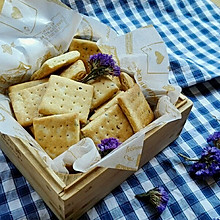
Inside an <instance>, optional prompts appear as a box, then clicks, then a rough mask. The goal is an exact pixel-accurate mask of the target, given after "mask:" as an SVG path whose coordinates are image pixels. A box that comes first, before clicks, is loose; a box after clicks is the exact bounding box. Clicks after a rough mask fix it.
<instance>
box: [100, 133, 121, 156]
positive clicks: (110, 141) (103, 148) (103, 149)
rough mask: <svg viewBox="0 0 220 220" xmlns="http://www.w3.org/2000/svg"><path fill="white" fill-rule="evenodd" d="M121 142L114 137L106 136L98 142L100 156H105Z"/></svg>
mask: <svg viewBox="0 0 220 220" xmlns="http://www.w3.org/2000/svg"><path fill="white" fill-rule="evenodd" d="M120 144H121V143H120V142H119V141H118V139H116V138H113V137H111V138H106V139H103V140H101V144H98V148H99V152H100V155H101V157H104V156H106V155H107V154H108V153H110V152H111V151H112V150H114V149H115V148H117V147H118V146H119V145H120Z"/></svg>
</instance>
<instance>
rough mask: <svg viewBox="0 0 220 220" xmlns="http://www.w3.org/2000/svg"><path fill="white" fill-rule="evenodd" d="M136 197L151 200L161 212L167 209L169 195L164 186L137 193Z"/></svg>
mask: <svg viewBox="0 0 220 220" xmlns="http://www.w3.org/2000/svg"><path fill="white" fill-rule="evenodd" d="M135 197H136V198H137V199H140V200H143V201H145V202H150V203H151V204H152V205H153V206H154V207H155V208H156V209H157V211H158V213H159V214H161V213H162V212H163V211H164V210H165V208H166V206H167V203H168V201H169V196H168V194H167V192H166V191H165V189H164V188H163V187H162V186H159V187H155V188H153V189H151V190H149V191H148V192H147V193H141V194H137V195H135Z"/></svg>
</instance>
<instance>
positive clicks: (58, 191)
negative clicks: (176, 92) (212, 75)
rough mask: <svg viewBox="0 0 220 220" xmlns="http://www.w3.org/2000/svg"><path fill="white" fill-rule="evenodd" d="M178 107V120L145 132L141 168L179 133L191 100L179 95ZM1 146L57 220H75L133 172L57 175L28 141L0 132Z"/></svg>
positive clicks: (95, 171)
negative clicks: (179, 116) (180, 115)
mask: <svg viewBox="0 0 220 220" xmlns="http://www.w3.org/2000/svg"><path fill="white" fill-rule="evenodd" d="M177 107H178V109H179V110H180V112H181V114H182V118H181V119H180V120H177V121H173V122H170V123H167V124H165V125H163V126H160V127H158V128H155V129H154V130H152V131H150V132H149V133H147V134H146V137H145V141H144V147H143V153H142V157H141V161H140V167H141V166H143V165H144V164H145V163H146V162H148V161H149V160H150V159H151V158H153V157H154V156H155V155H156V154H158V153H159V152H160V151H161V150H162V149H164V148H165V147H166V146H167V145H169V144H170V143H171V142H172V141H174V140H175V139H176V138H177V137H178V135H179V134H180V132H181V130H182V128H183V126H184V124H185V122H186V119H187V117H188V115H189V113H190V110H191V108H192V102H191V101H190V100H189V99H188V98H186V97H185V96H183V95H181V96H180V98H179V101H178V103H177ZM0 147H1V149H2V150H3V152H4V153H5V154H6V155H7V157H8V158H9V159H10V160H11V162H12V163H13V164H14V165H15V166H16V167H17V168H18V170H19V171H20V172H21V173H22V174H23V176H24V177H25V178H26V179H27V180H28V181H29V183H30V184H31V185H32V187H33V188H34V189H35V190H36V191H37V193H38V194H39V195H40V196H41V197H42V199H43V200H44V201H45V203H46V204H47V205H48V206H49V207H50V209H51V210H52V211H53V212H54V214H55V215H56V216H57V217H58V218H59V219H77V218H78V217H80V216H81V215H82V214H83V213H85V212H86V211H87V210H89V209H90V208H91V207H93V206H94V205H95V204H96V203H97V202H98V201H99V200H100V199H102V198H103V197H105V196H106V195H107V194H108V193H110V192H111V191H112V190H113V189H114V188H115V187H117V186H118V185H120V184H121V183H122V182H123V181H125V180H126V179H127V178H128V177H129V176H130V175H132V174H133V173H134V171H125V170H117V169H109V168H100V167H99V168H94V169H92V170H91V171H89V172H87V173H85V174H79V175H64V174H63V175H62V174H56V173H55V172H54V171H52V170H51V169H49V168H48V167H46V166H45V164H44V163H43V162H42V161H41V159H39V157H38V156H37V153H36V151H35V150H34V149H33V148H31V147H30V145H29V143H25V142H23V141H21V140H18V139H16V138H12V137H9V136H6V135H3V134H0ZM103 186H104V187H103Z"/></svg>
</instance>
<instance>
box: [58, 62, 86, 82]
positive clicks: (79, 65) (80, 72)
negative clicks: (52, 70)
mask: <svg viewBox="0 0 220 220" xmlns="http://www.w3.org/2000/svg"><path fill="white" fill-rule="evenodd" d="M85 75H86V68H85V65H84V63H83V61H82V60H77V61H76V62H75V63H73V64H72V65H70V66H69V67H68V68H66V69H65V70H63V71H62V73H61V74H60V76H63V77H67V78H69V79H73V80H76V81H78V80H80V79H83V78H84V77H85Z"/></svg>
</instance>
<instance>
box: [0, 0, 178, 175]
mask: <svg viewBox="0 0 220 220" xmlns="http://www.w3.org/2000/svg"><path fill="white" fill-rule="evenodd" d="M15 2H16V3H15ZM26 7H29V8H32V9H35V12H36V11H37V16H35V17H34V19H35V25H33V24H32V23H31V22H33V15H34V14H33V10H27V9H26ZM44 7H50V10H49V11H47V10H45V8H44ZM16 8H17V9H16ZM19 12H20V13H19ZM24 12H25V13H24ZM16 13H18V14H17V15H16ZM12 14H13V16H14V17H15V18H13V16H12ZM21 14H22V16H21ZM16 16H17V17H16ZM13 19H14V20H13ZM29 20H30V22H29ZM9 22H10V23H9ZM24 24H28V27H29V26H30V27H29V29H26V28H25V27H24V26H22V25H24ZM31 25H32V26H31ZM31 27H32V29H31ZM54 27H56V28H57V29H56V30H57V32H54V31H52V30H53V28H54ZM2 28H3V29H2ZM22 28H23V29H24V30H25V31H24V30H23V29H22ZM18 29H19V30H18ZM21 29H22V30H23V31H21ZM30 29H31V31H30ZM28 30H29V31H28ZM47 30H50V31H47ZM0 32H1V33H7V37H6V35H1V37H0V46H1V48H2V50H1V51H0V62H2V63H3V64H2V67H1V69H0V77H1V78H0V79H1V80H0V88H1V90H2V91H4V90H5V88H7V87H8V86H9V85H11V84H14V83H19V82H21V81H26V80H27V79H28V78H29V77H30V75H31V74H32V73H33V72H34V71H35V70H36V69H37V68H39V66H40V65H41V64H42V63H43V61H45V60H46V59H48V58H49V57H53V56H56V55H58V54H61V53H63V52H65V51H66V50H67V49H68V47H69V45H70V42H71V39H72V37H73V36H74V35H75V36H77V37H83V38H86V39H90V40H97V41H98V42H97V45H98V46H99V48H100V50H101V51H102V52H103V53H108V54H111V55H113V58H114V59H115V60H116V61H117V63H118V65H120V67H121V69H122V70H123V71H125V72H127V73H129V74H130V75H133V76H134V78H135V80H136V82H137V83H138V84H139V85H140V87H141V89H142V91H143V93H144V95H145V97H146V98H147V100H148V101H149V102H150V103H151V104H153V105H156V104H157V107H156V112H155V115H156V116H157V117H158V118H157V119H156V120H154V121H153V122H152V123H151V124H149V125H148V126H146V127H145V128H144V129H142V130H141V131H139V132H137V133H136V134H134V135H133V136H132V137H130V138H129V139H128V140H126V141H125V142H123V143H122V144H121V145H120V146H119V147H118V148H117V149H115V150H114V151H112V152H111V153H110V154H108V155H107V156H105V157H104V158H103V159H101V157H100V155H99V153H98V151H97V148H96V146H95V145H94V143H93V141H92V140H91V139H90V138H85V139H82V140H81V141H80V142H78V143H77V144H75V145H73V146H71V147H70V148H69V149H68V150H67V151H66V152H64V153H62V154H61V155H59V156H58V157H57V158H55V159H54V160H52V159H51V158H50V157H49V156H48V155H47V154H46V153H45V151H44V150H42V148H41V147H40V146H39V144H38V143H37V142H36V141H35V140H34V139H33V138H32V136H31V135H29V133H28V132H27V131H26V130H25V129H24V128H23V127H22V126H21V125H20V124H18V123H17V121H16V120H15V119H14V118H13V117H12V116H11V110H10V107H9V103H8V98H7V97H6V96H4V95H1V96H0V132H1V133H4V134H7V135H10V136H12V137H17V138H20V139H23V140H25V141H28V142H29V143H30V144H31V146H33V148H35V149H36V151H37V152H38V153H39V156H40V157H41V158H42V159H43V161H44V162H45V163H46V165H47V166H49V167H51V168H52V169H53V170H55V171H57V172H63V173H68V170H67V169H66V167H65V165H66V164H68V165H69V164H72V165H73V168H74V169H75V170H77V171H80V172H87V171H88V170H89V169H91V168H92V167H95V166H101V167H109V168H116V169H126V170H137V169H138V165H139V161H140V157H141V153H142V148H143V142H144V137H145V134H146V133H147V132H148V131H150V130H152V129H153V128H155V127H157V126H160V125H163V124H166V123H168V122H170V121H173V120H177V119H180V118H181V114H180V112H179V111H178V110H177V108H176V107H175V106H174V104H175V102H176V101H177V99H178V97H179V94H180V91H181V89H180V87H178V86H173V85H170V84H169V83H168V74H169V71H168V68H169V60H168V55H167V52H166V46H165V44H164V42H163V41H162V39H161V37H160V36H159V34H158V33H157V31H156V30H155V28H154V27H153V26H147V27H143V28H139V29H137V30H135V31H132V32H130V33H127V34H125V35H120V36H118V35H117V33H116V32H115V31H114V30H112V29H110V28H109V27H108V26H106V25H104V24H102V23H100V22H98V21H96V20H94V19H92V18H89V17H86V16H82V15H79V14H78V13H76V12H74V11H72V10H70V9H67V8H66V7H65V6H63V5H62V4H61V3H58V2H57V1H54V2H53V1H52V2H47V1H36V2H35V1H22V2H21V1H13V2H11V1H5V4H4V5H3V7H2V10H1V14H0ZM32 51H33V52H32ZM9 58H10V60H13V62H11V63H10V62H8V59H9ZM20 63H24V64H25V65H27V66H29V67H30V68H28V69H27V68H25V67H22V68H21V69H20V70H19V74H17V72H16V71H17V70H16V66H18V65H19V64H20ZM17 76H18V77H17ZM158 100H159V101H158Z"/></svg>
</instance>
